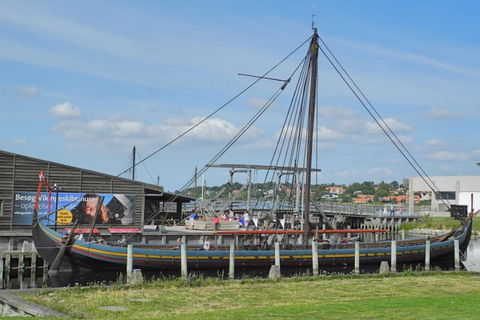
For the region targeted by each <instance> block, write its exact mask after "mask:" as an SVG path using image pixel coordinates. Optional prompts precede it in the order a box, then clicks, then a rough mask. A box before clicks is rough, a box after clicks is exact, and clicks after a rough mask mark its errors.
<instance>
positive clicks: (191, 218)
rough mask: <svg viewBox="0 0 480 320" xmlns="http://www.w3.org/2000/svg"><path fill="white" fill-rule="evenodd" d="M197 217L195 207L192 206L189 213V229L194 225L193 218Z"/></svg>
mask: <svg viewBox="0 0 480 320" xmlns="http://www.w3.org/2000/svg"><path fill="white" fill-rule="evenodd" d="M196 219H197V208H193V212H192V214H191V215H190V221H189V222H190V229H192V230H193V226H194V225H195V220H196Z"/></svg>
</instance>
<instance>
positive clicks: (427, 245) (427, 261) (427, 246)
mask: <svg viewBox="0 0 480 320" xmlns="http://www.w3.org/2000/svg"><path fill="white" fill-rule="evenodd" d="M425 271H430V240H427V241H426V242H425Z"/></svg>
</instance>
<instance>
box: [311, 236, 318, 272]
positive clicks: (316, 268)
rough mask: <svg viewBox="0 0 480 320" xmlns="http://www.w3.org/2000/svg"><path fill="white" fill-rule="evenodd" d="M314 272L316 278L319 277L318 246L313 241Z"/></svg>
mask: <svg viewBox="0 0 480 320" xmlns="http://www.w3.org/2000/svg"><path fill="white" fill-rule="evenodd" d="M312 271H313V275H314V276H318V244H317V241H316V240H312Z"/></svg>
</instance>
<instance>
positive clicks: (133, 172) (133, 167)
mask: <svg viewBox="0 0 480 320" xmlns="http://www.w3.org/2000/svg"><path fill="white" fill-rule="evenodd" d="M135 153H136V150H135V146H133V155H132V180H135V162H136V160H135Z"/></svg>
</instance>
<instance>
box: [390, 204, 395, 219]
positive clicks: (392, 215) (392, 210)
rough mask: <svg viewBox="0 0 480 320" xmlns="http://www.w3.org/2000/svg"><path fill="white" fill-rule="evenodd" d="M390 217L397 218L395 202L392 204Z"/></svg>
mask: <svg viewBox="0 0 480 320" xmlns="http://www.w3.org/2000/svg"><path fill="white" fill-rule="evenodd" d="M390 216H391V217H394V216H395V207H394V206H393V202H392V203H390Z"/></svg>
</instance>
